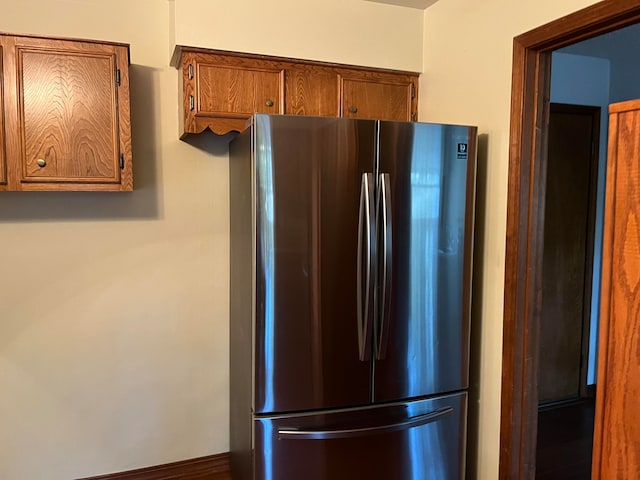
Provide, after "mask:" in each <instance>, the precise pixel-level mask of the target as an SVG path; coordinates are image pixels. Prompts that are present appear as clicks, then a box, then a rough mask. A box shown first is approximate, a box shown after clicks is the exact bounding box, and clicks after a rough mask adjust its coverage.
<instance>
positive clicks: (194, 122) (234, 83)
mask: <svg viewBox="0 0 640 480" xmlns="http://www.w3.org/2000/svg"><path fill="white" fill-rule="evenodd" d="M182 77H183V78H182V80H183V89H182V91H183V98H182V105H183V107H184V111H185V114H184V118H183V119H182V121H183V124H182V131H183V132H182V133H183V136H184V134H187V133H200V132H202V131H204V130H206V129H207V128H209V129H210V130H212V131H213V132H215V133H218V134H224V133H227V132H229V131H232V130H235V131H240V130H243V129H244V127H245V125H246V122H247V120H248V119H249V118H250V117H251V115H252V114H253V113H255V112H261V113H284V95H283V89H284V71H283V69H282V68H281V67H278V66H277V65H273V64H271V63H269V62H260V61H247V60H246V59H244V58H242V57H235V56H234V57H226V56H222V55H215V54H211V55H206V54H202V53H195V52H185V54H184V55H183V56H182Z"/></svg>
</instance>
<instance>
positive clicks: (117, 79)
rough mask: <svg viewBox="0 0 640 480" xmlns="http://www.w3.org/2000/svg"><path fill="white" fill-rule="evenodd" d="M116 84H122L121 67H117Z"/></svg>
mask: <svg viewBox="0 0 640 480" xmlns="http://www.w3.org/2000/svg"><path fill="white" fill-rule="evenodd" d="M116 85H117V86H120V69H119V68H118V69H116Z"/></svg>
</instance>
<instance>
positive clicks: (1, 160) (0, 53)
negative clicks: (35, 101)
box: [0, 45, 7, 185]
mask: <svg viewBox="0 0 640 480" xmlns="http://www.w3.org/2000/svg"><path fill="white" fill-rule="evenodd" d="M3 58H4V50H3V47H2V45H0V185H6V184H7V156H6V149H5V142H4V138H5V133H4V115H3V114H2V112H4V63H3Z"/></svg>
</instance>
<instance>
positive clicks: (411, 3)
mask: <svg viewBox="0 0 640 480" xmlns="http://www.w3.org/2000/svg"><path fill="white" fill-rule="evenodd" d="M367 1H368V2H376V3H387V4H389V5H398V6H400V7H410V8H419V9H421V10H424V9H425V8H427V7H429V6H431V5H433V4H434V3H436V2H437V1H438V0H367Z"/></svg>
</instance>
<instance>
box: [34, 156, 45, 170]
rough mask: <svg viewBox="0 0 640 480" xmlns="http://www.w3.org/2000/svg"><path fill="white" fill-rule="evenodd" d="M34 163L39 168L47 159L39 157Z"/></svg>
mask: <svg viewBox="0 0 640 480" xmlns="http://www.w3.org/2000/svg"><path fill="white" fill-rule="evenodd" d="M36 163H37V164H38V166H39V167H40V168H42V167H44V166H45V165H46V164H47V161H46V160H45V159H44V158H39V159H38V160H36Z"/></svg>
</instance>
